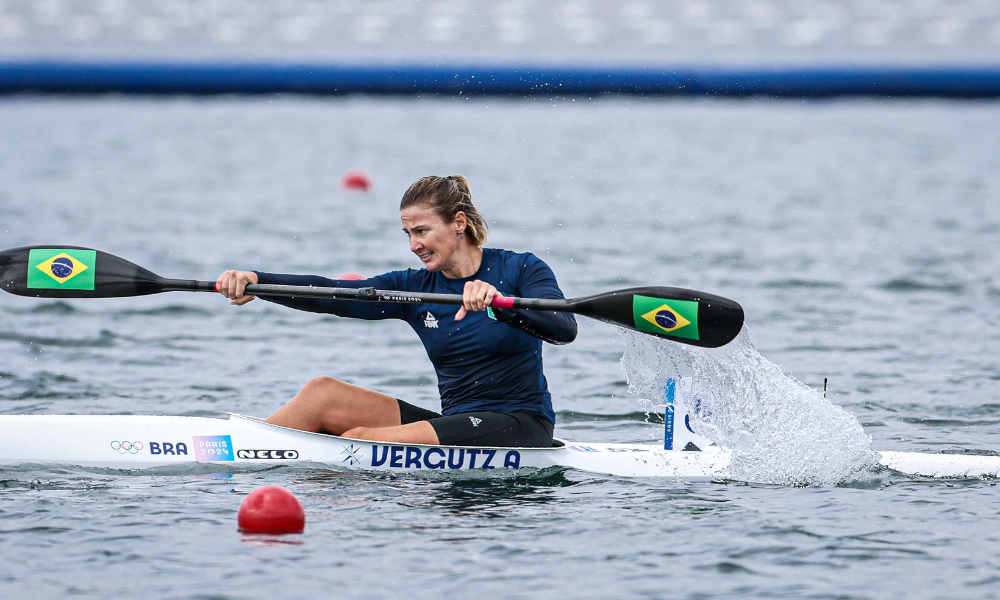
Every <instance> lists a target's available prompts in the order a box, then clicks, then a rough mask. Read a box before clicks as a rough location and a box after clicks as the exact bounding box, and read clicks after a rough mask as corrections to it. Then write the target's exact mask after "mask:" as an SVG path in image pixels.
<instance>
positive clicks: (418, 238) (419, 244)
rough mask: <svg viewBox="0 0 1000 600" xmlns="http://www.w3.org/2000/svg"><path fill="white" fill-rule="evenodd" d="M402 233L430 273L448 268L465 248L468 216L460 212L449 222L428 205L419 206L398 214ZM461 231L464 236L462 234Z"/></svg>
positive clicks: (412, 250) (408, 208) (405, 209)
mask: <svg viewBox="0 0 1000 600" xmlns="http://www.w3.org/2000/svg"><path fill="white" fill-rule="evenodd" d="M399 217H400V219H401V220H402V221H403V231H404V232H406V234H407V235H408V236H410V252H412V253H414V254H416V255H417V258H419V259H420V262H422V263H424V268H425V269H427V270H428V271H441V270H445V269H448V268H449V267H450V266H451V265H452V263H453V262H454V258H455V251H456V250H458V249H459V248H461V247H464V246H466V244H464V243H463V242H464V241H465V234H464V232H465V226H466V225H467V224H468V220H467V219H466V216H465V213H464V212H461V211H459V212H458V213H457V214H456V215H455V219H454V221H452V222H450V223H449V222H446V221H445V220H444V219H442V218H441V217H440V216H438V214H437V213H436V212H434V209H433V208H431V207H430V206H428V205H416V206H410V207H407V208H404V209H403V210H401V211H399ZM460 232H461V233H460Z"/></svg>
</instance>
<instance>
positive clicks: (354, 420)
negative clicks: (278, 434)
mask: <svg viewBox="0 0 1000 600" xmlns="http://www.w3.org/2000/svg"><path fill="white" fill-rule="evenodd" d="M267 422H268V423H273V424H275V425H281V426H282V427H291V428H293V429H301V430H303V431H313V432H320V431H325V432H327V433H332V434H334V435H343V436H345V437H351V438H355V439H363V440H377V441H383V442H409V443H415V444H437V443H438V438H437V433H436V432H435V431H434V428H433V427H431V424H430V423H428V422H427V421H418V422H416V423H409V424H406V425H403V424H402V422H401V421H400V417H399V402H397V401H396V399H395V398H393V397H392V396H389V395H387V394H382V393H380V392H376V391H373V390H369V389H365V388H363V387H358V386H356V385H351V384H349V383H346V382H344V381H340V380H339V379H334V378H332V377H316V378H314V379H310V380H309V382H308V383H306V384H305V385H304V386H303V387H302V389H301V390H299V393H298V394H296V395H295V397H294V398H292V399H291V400H289V401H288V403H287V404H285V405H284V406H282V407H281V408H279V409H278V410H276V411H274V414H272V415H271V416H270V417H268V419H267Z"/></svg>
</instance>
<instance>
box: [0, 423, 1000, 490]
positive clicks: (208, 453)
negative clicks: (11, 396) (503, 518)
mask: <svg viewBox="0 0 1000 600" xmlns="http://www.w3.org/2000/svg"><path fill="white" fill-rule="evenodd" d="M730 457H731V453H730V452H729V451H728V450H726V449H724V448H719V447H717V446H709V447H708V448H705V449H704V450H702V451H682V450H665V449H663V447H662V446H658V445H653V444H601V443H578V442H569V441H563V440H557V443H556V444H555V445H554V446H553V447H552V448H481V447H461V446H431V445H425V444H398V443H383V442H371V441H367V440H355V439H350V438H343V437H338V436H333V435H327V434H320V433H310V432H306V431H299V430H296V429H289V428H286V427H281V426H277V425H272V424H270V423H266V422H264V420H262V419H258V418H256V417H248V416H244V415H237V414H231V415H230V417H229V419H214V418H205V417H172V416H135V415H106V416H105V415H0V464H4V465H18V464H69V465H78V466H84V467H103V468H115V469H145V468H151V467H161V466H166V465H183V464H199V463H211V464H212V465H213V466H214V467H216V468H220V469H226V468H238V467H237V465H240V466H242V467H246V466H251V465H254V464H256V465H261V466H264V465H274V464H294V463H300V462H308V463H319V464H323V465H327V466H330V467H334V468H337V469H345V470H362V471H382V472H398V473H414V472H422V473H428V474H432V473H438V472H448V473H452V474H454V473H469V474H471V473H482V474H497V475H500V474H511V475H514V474H518V473H521V472H530V471H532V470H541V469H549V468H553V467H558V468H572V469H579V470H582V471H588V472H592V473H600V474H606V475H614V476H624V477H663V478H673V479H683V480H690V481H698V480H711V479H716V478H719V477H723V476H724V473H725V470H726V467H727V466H728V465H729V461H730ZM880 464H882V465H883V466H884V467H887V468H889V469H892V470H894V471H898V472H901V473H904V474H908V475H915V476H926V477H998V476H1000V456H974V455H952V454H924V453H917V452H881V453H880Z"/></svg>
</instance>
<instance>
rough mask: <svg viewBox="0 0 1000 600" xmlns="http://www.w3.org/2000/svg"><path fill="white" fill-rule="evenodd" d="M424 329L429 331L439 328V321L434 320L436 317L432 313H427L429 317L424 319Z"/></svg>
mask: <svg viewBox="0 0 1000 600" xmlns="http://www.w3.org/2000/svg"><path fill="white" fill-rule="evenodd" d="M424 327H426V328H428V329H437V328H438V320H437V319H435V318H434V315H432V314H431V311H427V316H425V317H424Z"/></svg>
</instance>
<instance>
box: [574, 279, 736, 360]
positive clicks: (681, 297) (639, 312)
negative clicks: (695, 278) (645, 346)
mask: <svg viewBox="0 0 1000 600" xmlns="http://www.w3.org/2000/svg"><path fill="white" fill-rule="evenodd" d="M570 304H571V306H572V307H573V312H575V313H577V314H580V315H584V316H587V317H590V318H592V319H597V320H598V321H604V322H606V323H612V324H614V325H619V326H621V327H625V328H627V329H631V330H633V331H639V332H642V333H646V334H649V335H654V336H656V337H661V338H664V339H668V340H671V341H674V342H679V343H681V344H689V345H691V346H699V347H702V348H719V347H721V346H725V345H726V344H728V343H729V342H731V341H733V340H734V339H735V338H736V336H737V335H739V333H740V331H741V330H742V329H743V318H744V315H743V307H742V306H740V305H739V304H737V303H736V302H733V301H732V300H729V299H727V298H723V297H722V296H716V295H714V294H706V293H704V292H697V291H694V290H685V289H681V288H671V287H639V288H629V289H627V290H618V291H616V292H610V293H607V294H599V295H597V296H588V297H586V298H578V299H575V300H571V301H570Z"/></svg>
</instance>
